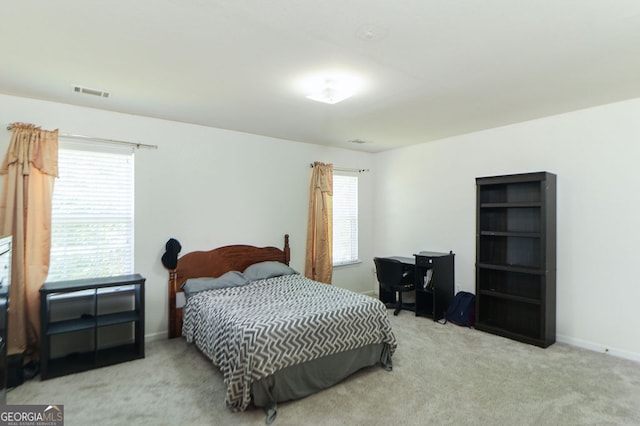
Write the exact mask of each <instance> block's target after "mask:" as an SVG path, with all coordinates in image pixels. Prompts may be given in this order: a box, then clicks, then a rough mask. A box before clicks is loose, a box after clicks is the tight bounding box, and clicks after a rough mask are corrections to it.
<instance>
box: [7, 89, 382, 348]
mask: <svg viewBox="0 0 640 426" xmlns="http://www.w3.org/2000/svg"><path fill="white" fill-rule="evenodd" d="M14 121H22V122H31V123H35V124H38V125H40V126H42V127H43V128H45V129H55V128H59V129H60V131H61V133H72V134H82V135H90V136H98V137H102V138H109V139H118V140H128V141H135V142H140V143H145V144H154V145H158V149H157V150H148V149H140V150H137V151H136V154H135V163H136V167H135V173H136V178H135V179H136V187H135V191H136V202H135V271H136V272H139V273H140V274H142V275H143V276H144V277H146V279H147V282H146V313H147V314H146V335H147V338H149V339H152V338H162V337H164V336H166V330H167V279H168V274H167V271H166V270H165V269H164V267H163V266H162V263H161V262H160V257H161V256H162V254H163V253H164V246H165V243H166V241H167V240H168V239H169V238H171V237H175V238H177V239H178V240H179V241H180V242H181V243H182V252H181V253H182V254H185V253H187V252H189V251H193V250H208V249H211V248H214V247H218V246H222V245H226V244H238V243H247V244H254V245H258V246H265V245H274V246H277V247H282V245H283V235H284V234H285V233H288V234H289V235H290V242H291V266H292V267H293V268H295V269H297V270H298V271H300V272H304V256H305V244H306V223H307V211H308V205H307V203H308V191H309V176H310V173H311V169H310V167H309V163H311V162H313V161H322V162H328V163H333V164H335V165H336V166H340V167H354V168H372V167H371V161H372V159H373V157H372V155H371V154H365V153H359V152H356V151H351V150H344V149H335V148H327V147H321V146H318V145H312V144H305V143H298V142H291V141H286V140H280V139H273V138H268V137H263V136H256V135H251V134H246V133H239V132H232V131H227V130H222V129H214V128H207V127H202V126H196V125H190V124H184V123H177V122H171V121H166V120H157V119H152V118H146V117H140V116H134V115H126V114H119V113H113V112H108V111H103V110H97V109H90V108H82V107H77V106H71V105H65V104H58V103H52V102H46V101H40V100H34V99H26V98H19V97H13V96H6V95H0V124H1V125H2V127H3V129H4V128H5V127H6V125H7V124H8V123H11V122H14ZM10 137H11V133H10V132H8V131H5V130H2V131H0V153H1V154H2V156H4V153H5V152H6V148H7V145H8V143H9V141H10ZM360 183H361V185H360V200H359V201H360V211H361V212H362V214H361V217H360V230H361V232H360V242H359V246H360V256H361V259H371V258H372V257H373V255H372V238H373V237H372V236H373V232H372V229H373V228H372V224H373V222H372V220H373V219H372V217H371V216H370V215H369V214H368V212H371V211H372V210H373V209H372V199H373V190H372V188H373V186H372V185H373V177H372V173H371V174H362V175H361V178H360ZM333 282H334V284H335V285H337V286H340V287H345V288H349V289H351V290H354V291H357V292H371V290H372V285H371V267H370V265H369V264H368V263H367V262H363V263H362V264H359V265H353V266H349V267H343V268H340V269H336V270H335V272H334V280H333Z"/></svg>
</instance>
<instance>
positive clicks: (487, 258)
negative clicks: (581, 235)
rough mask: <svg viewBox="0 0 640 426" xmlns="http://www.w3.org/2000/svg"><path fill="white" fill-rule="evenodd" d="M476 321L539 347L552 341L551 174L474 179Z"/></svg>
mask: <svg viewBox="0 0 640 426" xmlns="http://www.w3.org/2000/svg"><path fill="white" fill-rule="evenodd" d="M476 195H477V214H476V230H477V231H476V323H475V327H476V328H477V329H479V330H483V331H487V332H490V333H494V334H498V335H502V336H504V337H508V338H511V339H516V340H520V341H523V342H526V343H531V344H534V345H537V346H541V347H547V346H549V345H550V344H552V343H553V342H555V325H556V317H555V315H556V294H555V293H556V287H555V286H556V278H555V274H556V176H555V175H554V174H552V173H548V172H539V173H526V174H518V175H505V176H492V177H483V178H477V179H476Z"/></svg>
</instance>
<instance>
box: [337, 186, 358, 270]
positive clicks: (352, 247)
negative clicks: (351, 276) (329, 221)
mask: <svg viewBox="0 0 640 426" xmlns="http://www.w3.org/2000/svg"><path fill="white" fill-rule="evenodd" d="M355 262H358V176H350V175H342V174H340V175H338V174H335V173H334V175H333V265H334V266H337V265H344V264H348V263H355Z"/></svg>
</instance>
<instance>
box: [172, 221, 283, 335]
mask: <svg viewBox="0 0 640 426" xmlns="http://www.w3.org/2000/svg"><path fill="white" fill-rule="evenodd" d="M290 256H291V250H290V248H289V234H285V236H284V248H283V249H282V250H280V249H279V248H276V247H255V246H249V245H230V246H224V247H218V248H215V249H213V250H209V251H194V252H191V253H187V254H185V255H184V256H182V257H180V258H179V259H178V264H177V266H176V268H175V269H172V270H170V271H169V338H173V337H179V336H182V306H180V307H178V306H177V304H176V299H177V297H176V295H177V294H178V293H181V292H182V289H181V288H180V287H181V286H182V284H183V283H184V282H185V281H186V280H187V279H189V278H201V277H214V278H215V277H219V276H221V275H222V274H224V273H225V272H229V271H240V272H242V271H244V270H245V269H246V268H247V266H249V265H253V264H254V263H258V262H264V261H268V260H273V261H277V262H281V263H284V264H286V265H289V260H290Z"/></svg>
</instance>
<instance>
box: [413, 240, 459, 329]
mask: <svg viewBox="0 0 640 426" xmlns="http://www.w3.org/2000/svg"><path fill="white" fill-rule="evenodd" d="M453 257H454V254H453V252H449V253H439V252H433V251H421V252H420V253H418V254H416V255H415V262H416V272H415V287H416V316H426V317H430V318H433V320H434V321H437V320H439V319H442V318H444V313H445V311H446V310H447V308H448V307H449V304H450V303H451V300H452V299H453V288H454V264H453Z"/></svg>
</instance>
